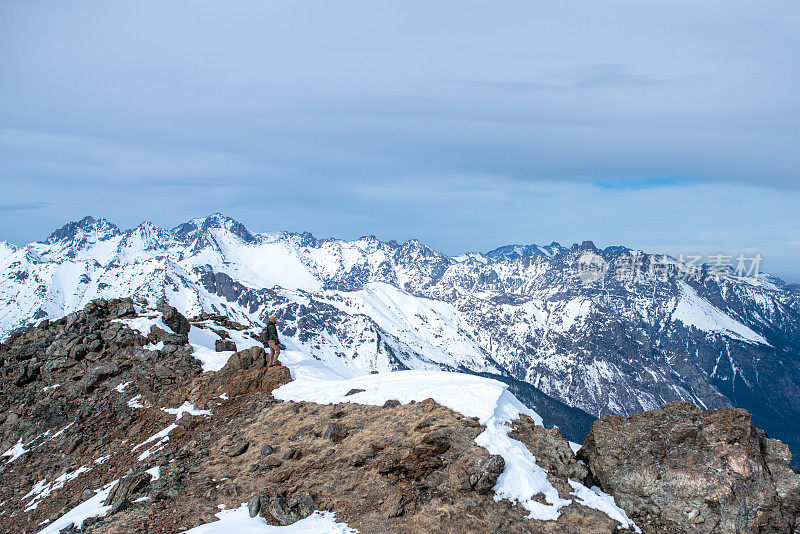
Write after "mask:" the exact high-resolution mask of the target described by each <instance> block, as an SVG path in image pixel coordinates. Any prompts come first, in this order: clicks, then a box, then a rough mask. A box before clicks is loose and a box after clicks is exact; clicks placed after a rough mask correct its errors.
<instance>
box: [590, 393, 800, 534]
mask: <svg viewBox="0 0 800 534" xmlns="http://www.w3.org/2000/svg"><path fill="white" fill-rule="evenodd" d="M578 457H579V458H582V459H584V460H585V461H586V462H587V463H588V464H589V467H590V469H591V473H592V475H593V477H594V478H595V480H596V481H597V482H598V483H599V485H600V486H601V487H602V488H603V490H605V491H607V492H609V493H611V494H612V495H614V497H615V499H616V501H617V504H619V505H620V506H621V507H622V508H624V509H625V510H626V511H627V512H628V514H629V515H630V516H631V518H632V519H634V520H635V521H636V522H637V524H638V525H639V526H640V527H641V528H643V529H644V530H645V532H670V533H675V534H681V533H687V534H688V533H706V532H707V533H745V532H748V533H750V532H753V533H757V532H775V533H793V532H797V529H800V507H799V506H798V504H799V503H800V474H798V473H797V472H796V471H795V470H794V469H793V468H792V467H791V466H790V465H789V461H790V458H791V455H790V453H789V451H788V448H786V447H785V446H784V445H783V444H781V443H780V442H776V441H775V440H771V439H768V438H767V437H766V436H765V434H764V433H763V432H762V431H760V430H758V429H756V428H755V427H754V426H753V424H752V423H751V421H750V415H749V414H748V413H747V412H746V411H745V410H741V409H733V408H719V409H716V410H701V409H700V408H697V407H696V406H694V405H692V404H691V403H688V402H673V403H669V404H666V405H665V406H664V407H663V408H662V409H660V410H652V411H649V412H645V413H642V414H638V415H633V416H631V417H622V416H617V415H612V416H606V417H603V418H602V419H600V420H598V421H596V422H595V423H594V425H593V426H592V430H591V432H590V433H589V435H588V436H587V438H586V442H585V443H584V445H583V448H581V450H580V451H579V452H578Z"/></svg>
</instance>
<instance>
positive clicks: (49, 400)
mask: <svg viewBox="0 0 800 534" xmlns="http://www.w3.org/2000/svg"><path fill="white" fill-rule="evenodd" d="M145 306H146V303H145V302H136V303H135V302H134V301H132V300H131V299H118V300H108V301H106V300H96V301H93V302H92V303H90V304H89V305H87V306H86V307H85V308H84V309H83V310H82V311H79V312H75V313H72V314H70V315H68V316H66V317H64V318H61V319H58V320H54V321H44V322H42V323H40V324H38V325H37V326H35V327H31V328H28V329H27V330H25V331H22V332H19V333H16V334H14V335H12V336H11V337H10V338H8V339H7V340H6V341H5V342H4V343H3V344H2V345H0V389H1V390H2V396H0V450H1V451H5V452H4V453H3V456H2V457H0V481H2V484H1V485H0V532H8V533H11V532H14V533H19V532H25V533H31V532H37V531H39V530H42V529H48V528H51V529H52V528H53V527H55V526H58V530H55V531H56V532H58V531H61V532H67V533H68V532H74V531H77V529H79V528H80V529H81V531H82V532H89V533H101V532H103V533H129V532H141V533H156V532H161V533H171V532H182V531H184V530H187V529H189V528H191V527H194V526H196V525H199V524H202V523H209V522H213V521H215V520H216V517H215V515H214V514H215V513H217V512H219V509H220V508H219V507H220V505H224V506H226V507H227V508H229V509H230V508H238V507H239V506H241V504H242V503H244V502H246V503H248V505H249V509H250V513H251V515H257V514H258V515H261V516H263V517H264V518H266V520H267V521H268V522H269V523H270V524H274V525H285V524H290V523H292V522H295V521H297V520H299V519H301V518H304V517H306V516H308V515H309V514H310V513H311V512H312V511H314V510H331V511H335V512H336V516H337V520H339V521H343V522H346V523H347V524H348V525H349V526H350V527H351V528H354V529H358V530H359V531H360V532H362V533H376V532H377V533H381V532H403V533H405V532H408V533H430V532H503V533H515V532H519V533H522V532H534V533H537V532H542V533H544V532H552V533H617V532H633V531H634V529H635V528H637V527H638V528H639V529H641V531H642V532H644V533H646V534H647V533H651V532H653V533H655V532H658V533H661V532H664V533H682V532H687V533H688V532H709V533H712V532H713V533H716V532H720V533H729V532H730V533H734V532H741V533H745V532H746V533H750V532H753V533H757V532H764V533H766V532H776V533H788V534H797V533H800V475H799V474H798V473H797V471H796V470H794V469H793V468H792V467H791V466H790V460H791V454H790V453H789V450H788V448H787V447H786V446H785V445H783V444H782V443H781V442H779V441H777V440H772V439H769V438H768V437H767V436H766V435H765V434H764V432H763V431H761V430H758V429H756V428H755V427H754V426H753V425H752V423H751V421H750V417H749V415H748V414H747V412H745V411H744V410H741V409H731V408H719V409H716V410H706V411H704V410H700V409H699V408H696V407H694V406H693V405H691V404H689V403H682V402H678V403H670V404H667V405H665V406H664V407H663V408H662V409H660V410H654V411H650V412H646V413H643V414H639V415H634V416H631V417H622V416H607V417H604V418H602V419H600V420H598V421H597V422H595V424H594V426H593V427H592V430H591V432H590V434H589V436H588V437H587V439H586V442H585V445H584V446H583V448H582V449H580V451H578V453H577V456H576V455H575V454H574V453H573V451H572V449H571V448H570V444H569V443H568V442H567V440H566V439H564V437H563V436H562V435H561V433H560V432H559V431H558V430H556V429H545V428H544V427H542V426H538V425H536V424H535V422H534V421H533V420H532V419H531V418H529V417H527V416H522V417H520V418H519V419H517V420H516V421H513V423H512V427H513V429H512V430H511V432H510V434H509V435H510V437H513V439H515V440H518V441H519V442H521V443H523V444H524V445H525V446H526V447H527V448H528V449H529V450H530V451H531V452H532V453H533V455H534V456H535V458H536V463H537V464H538V465H539V466H540V467H542V468H543V469H544V470H545V471H546V473H547V479H548V480H549V482H550V483H551V484H552V485H553V487H555V488H556V489H557V491H558V497H560V498H561V499H566V500H570V501H571V502H570V504H569V505H567V506H564V507H562V508H560V509H559V514H558V518H557V519H555V520H538V519H530V518H528V511H527V510H526V509H524V508H523V507H522V506H519V505H515V504H512V503H511V502H509V501H507V500H500V501H498V502H496V501H495V500H494V493H493V488H494V487H495V484H496V482H497V480H498V477H499V476H500V475H501V473H503V472H504V469H506V466H505V463H504V460H503V458H502V457H501V456H498V455H492V454H489V452H488V451H487V450H486V449H484V448H483V447H481V446H479V445H477V444H476V442H475V438H476V437H477V436H478V435H479V434H480V433H481V432H482V431H483V428H484V427H483V425H482V424H481V422H480V421H478V420H477V419H475V418H470V417H465V416H463V415H461V414H459V413H457V412H455V411H453V410H451V409H449V408H447V407H445V406H442V405H440V404H438V403H437V402H435V401H434V400H433V399H428V400H425V401H422V402H415V403H408V404H400V403H399V402H392V401H388V402H386V404H385V405H384V406H370V405H362V404H356V403H351V402H346V403H338V404H316V403H311V402H283V401H279V400H277V399H276V398H275V397H273V395H272V392H273V391H274V390H275V389H276V388H278V387H280V386H281V385H283V384H286V383H288V382H290V381H291V380H292V377H291V374H290V371H289V369H288V368H287V367H284V366H276V367H268V366H267V365H266V354H265V352H264V351H263V349H262V348H261V347H259V346H254V347H251V348H247V349H245V350H240V351H239V352H235V353H234V354H233V355H232V356H230V358H229V359H228V360H227V363H225V365H224V367H222V368H221V369H220V370H218V371H211V372H203V368H202V367H201V364H200V362H199V361H198V360H197V359H196V358H195V357H194V356H193V355H192V353H193V347H192V345H190V344H189V342H188V335H187V334H188V333H189V331H190V330H191V329H207V330H214V331H217V332H218V333H219V332H225V331H239V330H244V327H243V326H241V325H238V324H237V323H235V322H233V321H230V320H229V319H227V318H225V317H221V316H208V315H205V316H201V317H195V318H191V319H187V318H185V317H184V316H183V315H181V314H180V313H178V312H177V310H175V309H174V308H172V307H171V306H169V305H167V304H166V303H163V302H162V303H160V304H159V306H158V313H159V314H160V321H161V324H163V325H164V326H165V328H159V327H158V326H153V327H152V328H151V329H150V331H149V332H148V333H147V335H145V334H143V333H142V332H140V331H137V330H135V329H132V328H130V327H129V326H127V325H129V324H132V323H131V322H130V321H131V320H134V319H136V318H137V315H138V314H139V313H141V311H142V310H143V309H144V308H145ZM121 320H124V321H128V322H127V323H126V322H121ZM218 335H219V334H218ZM223 337H224V336H223ZM221 345H223V346H221V347H220V348H221V349H231V350H233V347H232V346H230V345H229V343H228V342H223V343H221ZM353 393H354V395H355V394H357V393H358V392H353ZM577 483H581V484H583V485H584V486H586V487H591V486H593V485H596V486H599V488H601V489H602V490H604V491H605V492H607V493H609V494H611V495H613V496H614V498H615V500H616V503H617V505H619V506H620V507H621V508H622V509H624V511H625V512H626V513H627V515H628V516H629V517H630V518H631V519H632V520H633V521H635V523H636V527H630V528H624V529H623V528H620V526H621V525H620V522H618V521H617V520H616V519H614V518H612V517H610V516H609V515H607V514H606V513H604V512H603V511H601V510H599V509H597V507H592V506H591V505H590V504H591V503H590V502H589V497H587V496H586V495H584V496H583V498H578V495H576V491H578V490H576V488H577V486H578V484H577ZM584 489H585V488H584ZM97 490H102V491H101V492H100V493H97ZM589 493H591V492H589ZM98 495H100V496H101V497H102V498H103V501H104V504H105V508H104V512H105V515H104V516H100V517H88V518H85V519H81V520H80V521H79V522H78V524H75V525H74V526H73V525H70V524H67V525H61V524H60V523H59V521H58V520H59V518H61V517H62V516H63V515H64V514H65V513H67V512H69V511H71V510H73V511H74V510H75V509H76V507H77V506H79V505H81V503H86V502H87V501H90V500H91V499H93V498H95V499H96V498H97V496H98ZM591 495H593V496H595V495H597V494H595V493H591ZM62 523H63V520H62Z"/></svg>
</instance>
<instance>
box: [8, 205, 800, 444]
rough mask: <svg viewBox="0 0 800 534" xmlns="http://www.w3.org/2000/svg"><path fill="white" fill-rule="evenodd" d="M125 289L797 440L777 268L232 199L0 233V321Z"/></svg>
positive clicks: (799, 311) (797, 370)
mask: <svg viewBox="0 0 800 534" xmlns="http://www.w3.org/2000/svg"><path fill="white" fill-rule="evenodd" d="M598 273H600V275H598ZM124 296H134V297H143V298H146V299H148V300H152V299H158V298H160V297H161V296H166V297H167V299H168V300H169V301H170V303H171V304H173V305H174V306H176V307H177V308H179V309H180V310H181V311H183V312H184V313H186V314H188V315H196V314H198V313H200V312H201V311H205V312H211V313H213V312H220V313H224V314H225V315H228V316H229V317H231V318H233V319H235V320H237V321H239V322H242V323H245V324H249V325H253V326H255V325H259V324H263V322H264V321H265V318H266V317H268V316H269V315H276V316H278V317H279V318H280V326H281V331H282V334H283V338H284V339H285V341H286V343H287V344H288V345H290V347H291V348H294V349H296V350H300V351H303V352H305V353H307V354H310V355H312V356H314V357H316V358H318V359H319V360H321V361H323V362H335V363H336V367H337V368H341V367H342V366H344V368H345V369H350V370H352V373H353V375H354V376H355V375H357V374H360V373H363V372H364V371H370V370H389V369H393V370H398V369H450V370H453V369H457V370H462V371H468V372H472V373H488V374H491V375H499V376H503V377H506V378H507V379H508V380H512V379H514V380H517V381H521V382H526V383H528V384H531V385H532V386H535V388H538V390H540V391H542V392H544V393H545V394H547V395H549V396H550V397H552V398H555V399H557V400H559V401H562V402H564V403H566V404H568V405H570V406H573V407H576V408H580V409H581V410H584V411H586V412H588V413H590V414H592V415H594V416H599V415H603V414H607V413H621V414H630V413H635V412H639V411H643V410H648V409H653V408H658V407H660V406H661V405H662V404H663V403H665V402H667V401H672V400H679V399H683V400H690V401H692V402H694V403H695V404H697V405H699V406H701V407H715V406H729V405H734V406H740V407H743V408H746V409H747V410H748V411H750V412H751V413H752V414H753V418H754V422H755V423H756V425H757V426H760V427H763V428H765V429H766V430H767V432H768V433H769V434H770V435H771V437H776V438H779V439H781V440H783V441H784V442H786V443H788V444H789V445H790V446H791V447H792V449H793V450H794V451H795V453H796V454H797V453H798V452H800V289H798V287H797V286H790V285H787V284H784V283H783V282H782V281H780V280H778V279H777V278H774V277H771V276H769V275H763V274H762V275H759V276H757V277H742V276H737V275H736V273H734V272H733V271H732V270H731V269H729V268H714V267H709V266H702V267H700V268H697V269H691V268H687V267H686V266H685V265H684V264H682V263H681V262H679V261H677V260H674V259H672V258H669V257H667V256H661V255H649V254H645V253H643V252H641V251H635V250H630V249H627V248H625V247H610V248H607V249H604V250H599V249H597V248H596V247H595V246H594V245H593V244H592V243H590V242H584V243H583V244H580V245H577V244H576V245H573V246H571V247H568V248H567V247H563V246H561V245H559V244H558V243H552V244H550V245H548V246H536V245H527V246H517V245H510V246H506V247H501V248H498V249H496V250H493V251H491V252H487V253H477V252H476V253H470V254H465V255H462V256H459V257H448V256H446V255H444V254H441V253H439V252H437V251H435V250H433V249H431V248H429V247H427V246H425V245H424V244H423V243H421V242H419V241H416V240H412V241H408V242H406V243H402V244H400V243H396V242H394V241H389V242H383V241H380V240H378V239H377V238H375V237H362V238H361V239H358V240H355V241H342V240H337V239H317V238H315V237H314V236H312V235H310V234H308V233H303V234H293V233H252V232H250V231H249V230H248V229H247V228H245V227H244V225H242V224H241V223H239V222H237V221H234V220H232V219H230V218H227V217H224V216H222V215H220V214H214V215H211V216H209V217H207V218H203V219H193V220H191V221H188V222H186V223H184V224H181V225H180V226H178V227H176V228H174V229H172V230H165V229H161V228H158V227H156V226H154V225H153V224H151V223H149V222H145V223H142V224H141V225H139V226H138V227H136V228H133V229H131V230H127V231H123V230H120V229H119V228H118V227H117V226H115V225H114V224H112V223H110V222H109V221H106V220H104V219H100V220H95V219H93V218H91V217H86V218H84V219H83V220H81V221H78V222H72V223H69V224H67V225H65V226H64V227H63V228H61V229H59V230H57V231H55V232H53V233H52V234H51V235H50V236H49V237H48V238H47V239H46V240H45V241H43V242H38V243H31V244H28V245H25V246H23V247H19V248H17V247H15V246H13V245H10V244H8V243H5V242H0V303H2V306H1V307H0V338H5V337H7V336H8V335H9V334H10V333H11V332H13V331H14V330H16V329H19V328H21V327H24V326H26V325H29V324H31V323H34V322H37V321H39V320H41V319H43V318H48V317H60V316H63V315H65V314H66V313H69V312H71V311H75V310H77V309H80V308H82V307H83V306H84V305H85V304H86V303H87V302H89V301H90V300H92V299H94V298H97V297H105V298H112V297H124Z"/></svg>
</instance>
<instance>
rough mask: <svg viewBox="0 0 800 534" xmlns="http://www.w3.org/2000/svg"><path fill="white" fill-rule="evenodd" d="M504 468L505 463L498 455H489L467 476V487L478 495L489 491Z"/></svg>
mask: <svg viewBox="0 0 800 534" xmlns="http://www.w3.org/2000/svg"><path fill="white" fill-rule="evenodd" d="M505 468H506V461H505V460H503V457H502V456H500V455H499V454H490V455H489V456H487V457H486V458H484V459H483V460H481V461H480V463H478V465H476V466H475V468H474V469H473V471H472V473H470V475H469V487H470V489H472V490H474V491H475V492H476V493H478V494H479V495H483V494H484V493H487V492H488V491H489V490H491V489H492V488H493V487H494V485H495V484H496V483H497V479H498V478H499V477H500V475H501V474H502V473H503V470H504V469H505Z"/></svg>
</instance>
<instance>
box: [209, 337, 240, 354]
mask: <svg viewBox="0 0 800 534" xmlns="http://www.w3.org/2000/svg"><path fill="white" fill-rule="evenodd" d="M214 350H215V351H217V352H225V351H229V350H232V351H234V352H236V342H235V341H234V340H232V339H218V340H216V341H215V342H214Z"/></svg>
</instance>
